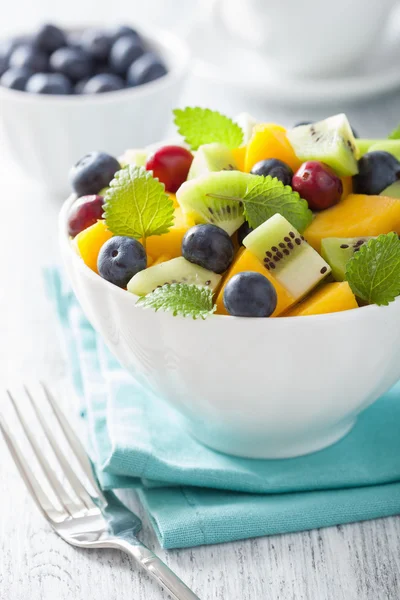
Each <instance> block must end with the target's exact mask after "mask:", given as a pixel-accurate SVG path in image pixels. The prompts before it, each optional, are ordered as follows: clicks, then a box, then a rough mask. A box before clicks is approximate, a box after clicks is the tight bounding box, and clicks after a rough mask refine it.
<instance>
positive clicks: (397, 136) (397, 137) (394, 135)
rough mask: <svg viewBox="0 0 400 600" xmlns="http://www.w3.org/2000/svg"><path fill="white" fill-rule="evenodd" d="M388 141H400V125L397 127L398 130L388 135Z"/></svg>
mask: <svg viewBox="0 0 400 600" xmlns="http://www.w3.org/2000/svg"><path fill="white" fill-rule="evenodd" d="M388 140H400V123H399V124H398V125H397V127H396V129H393V131H392V132H391V133H390V134H389V135H388Z"/></svg>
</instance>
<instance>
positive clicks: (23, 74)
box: [0, 69, 32, 92]
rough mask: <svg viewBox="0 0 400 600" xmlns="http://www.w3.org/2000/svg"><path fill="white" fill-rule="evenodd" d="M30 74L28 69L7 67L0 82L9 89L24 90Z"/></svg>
mask: <svg viewBox="0 0 400 600" xmlns="http://www.w3.org/2000/svg"><path fill="white" fill-rule="evenodd" d="M31 75H32V73H31V71H29V70H28V69H8V70H7V71H5V73H3V75H2V76H1V79H0V84H1V85H2V86H4V87H7V88H9V89H10V90H20V91H21V92H22V91H23V90H25V87H26V82H27V81H28V79H29V77H30V76H31Z"/></svg>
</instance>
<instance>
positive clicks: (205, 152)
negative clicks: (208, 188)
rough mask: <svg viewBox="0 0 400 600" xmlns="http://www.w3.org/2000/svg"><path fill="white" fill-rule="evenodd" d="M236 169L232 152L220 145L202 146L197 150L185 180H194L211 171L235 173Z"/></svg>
mask: <svg viewBox="0 0 400 600" xmlns="http://www.w3.org/2000/svg"><path fill="white" fill-rule="evenodd" d="M236 169H237V165H236V162H235V159H234V157H233V153H232V150H229V148H226V147H225V146H223V145H222V144H217V143H214V144H204V146H200V148H199V149H198V150H197V152H196V155H195V157H194V159H193V162H192V165H191V167H190V170H189V174H188V177H187V178H188V180H189V179H196V177H200V176H201V175H206V174H207V173H210V172H213V171H235V170H236Z"/></svg>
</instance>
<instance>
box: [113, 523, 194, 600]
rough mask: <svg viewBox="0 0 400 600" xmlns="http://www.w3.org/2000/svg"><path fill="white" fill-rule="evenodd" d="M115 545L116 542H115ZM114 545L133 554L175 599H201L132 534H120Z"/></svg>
mask: <svg viewBox="0 0 400 600" xmlns="http://www.w3.org/2000/svg"><path fill="white" fill-rule="evenodd" d="M113 545H114V544H113ZM114 547H117V548H119V549H120V550H124V551H125V552H126V553H127V554H129V555H130V556H132V557H133V558H134V559H135V560H136V562H138V563H139V564H140V565H141V566H142V567H143V568H144V569H145V570H146V571H147V572H148V574H149V575H151V577H152V578H153V579H155V580H156V581H158V583H159V584H160V585H161V586H162V587H164V588H165V589H166V590H168V593H169V594H170V596H171V597H172V598H173V599H174V600H200V598H199V597H198V596H196V594H195V593H194V592H192V590H191V589H189V588H188V587H187V585H186V584H184V583H183V581H181V579H179V577H178V575H176V574H175V573H174V572H173V571H171V569H170V568H169V567H168V566H167V565H166V564H165V563H164V562H163V561H162V560H161V558H159V557H158V556H157V555H156V554H154V552H152V551H151V550H150V549H149V548H147V546H145V545H144V544H143V543H142V542H141V541H140V540H138V539H137V538H136V537H134V536H133V535H132V534H122V535H121V534H119V535H118V538H116V539H115V545H114Z"/></svg>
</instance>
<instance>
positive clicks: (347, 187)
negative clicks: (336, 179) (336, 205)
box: [340, 176, 353, 200]
mask: <svg viewBox="0 0 400 600" xmlns="http://www.w3.org/2000/svg"><path fill="white" fill-rule="evenodd" d="M340 179H341V180H342V184H343V193H342V198H341V199H342V200H344V199H345V198H347V196H350V194H352V193H353V178H352V177H351V176H348V177H341V178H340Z"/></svg>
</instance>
